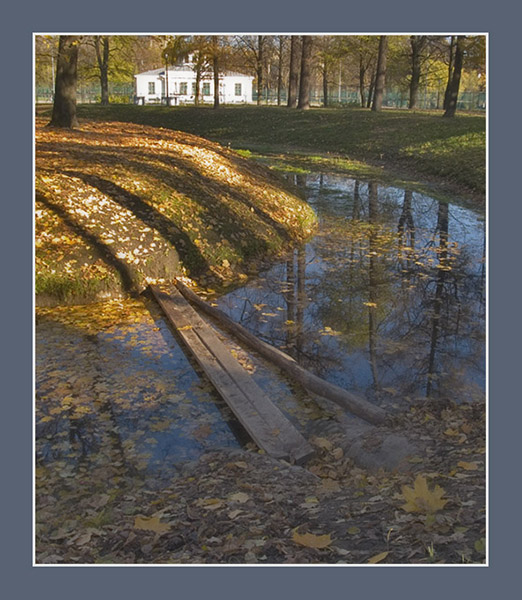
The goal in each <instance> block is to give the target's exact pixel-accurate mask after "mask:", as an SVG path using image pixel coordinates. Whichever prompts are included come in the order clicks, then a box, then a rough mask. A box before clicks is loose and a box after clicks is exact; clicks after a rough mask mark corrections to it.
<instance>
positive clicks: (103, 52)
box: [94, 35, 109, 106]
mask: <svg viewBox="0 0 522 600" xmlns="http://www.w3.org/2000/svg"><path fill="white" fill-rule="evenodd" d="M100 41H101V45H102V48H100ZM94 45H95V48H96V60H97V61H98V68H99V69H100V88H101V103H102V105H103V106H107V105H108V104H109V36H107V35H104V36H100V35H97V36H96V37H95V38H94Z"/></svg>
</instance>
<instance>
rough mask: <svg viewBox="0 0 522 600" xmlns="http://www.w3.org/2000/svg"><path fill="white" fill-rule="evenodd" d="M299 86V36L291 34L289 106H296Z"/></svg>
mask: <svg viewBox="0 0 522 600" xmlns="http://www.w3.org/2000/svg"><path fill="white" fill-rule="evenodd" d="M298 88H299V38H298V37H297V36H295V35H292V36H291V38H290V75H289V81H288V102H287V106H288V107H289V108H295V107H296V106H297V92H298Z"/></svg>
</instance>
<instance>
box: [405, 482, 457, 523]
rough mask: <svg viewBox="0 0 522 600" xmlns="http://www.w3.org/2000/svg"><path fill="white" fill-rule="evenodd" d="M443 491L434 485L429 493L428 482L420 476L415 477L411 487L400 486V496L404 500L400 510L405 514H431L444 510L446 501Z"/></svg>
mask: <svg viewBox="0 0 522 600" xmlns="http://www.w3.org/2000/svg"><path fill="white" fill-rule="evenodd" d="M444 494H445V491H444V490H443V489H442V488H441V487H440V486H439V485H436V486H435V488H434V489H433V490H432V491H430V489H429V488H428V482H427V481H426V478H425V477H423V476H422V475H417V477H416V479H415V482H414V484H413V487H408V486H407V485H404V486H402V496H403V498H404V499H405V500H406V504H403V505H402V506H401V508H402V509H403V510H405V511H406V512H418V513H424V514H431V513H434V512H436V511H437V510H440V509H442V508H444V506H445V505H446V503H447V502H448V501H447V500H445V499H443V496H444Z"/></svg>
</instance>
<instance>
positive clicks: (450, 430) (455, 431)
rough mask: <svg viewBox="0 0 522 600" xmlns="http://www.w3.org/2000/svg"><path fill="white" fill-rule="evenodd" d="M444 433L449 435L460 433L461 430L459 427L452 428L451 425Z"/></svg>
mask: <svg viewBox="0 0 522 600" xmlns="http://www.w3.org/2000/svg"><path fill="white" fill-rule="evenodd" d="M444 435H447V436H453V435H459V430H458V429H451V427H449V428H448V429H446V431H445V432H444Z"/></svg>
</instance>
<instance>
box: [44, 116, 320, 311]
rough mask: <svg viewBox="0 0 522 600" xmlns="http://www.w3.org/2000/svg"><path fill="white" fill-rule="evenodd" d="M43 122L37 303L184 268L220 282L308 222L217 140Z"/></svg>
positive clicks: (285, 195) (290, 199)
mask: <svg viewBox="0 0 522 600" xmlns="http://www.w3.org/2000/svg"><path fill="white" fill-rule="evenodd" d="M45 125H46V121H45V120H43V119H37V121H36V182H35V188H36V207H35V233H36V240H35V254H36V282H35V285H36V294H37V302H40V303H49V302H50V303H56V302H60V303H63V302H68V301H78V300H91V299H94V298H97V297H103V296H104V295H105V296H106V295H110V294H114V293H119V292H121V291H124V292H127V293H132V292H135V291H138V290H139V289H141V288H142V287H143V286H144V285H146V284H147V283H148V282H150V281H157V280H158V279H162V278H167V277H172V276H175V275H183V274H186V275H189V276H190V277H192V278H194V279H197V280H201V279H206V280H208V281H211V282H212V283H213V284H215V285H220V284H225V285H226V284H228V283H232V282H234V281H239V280H241V279H245V278H246V276H247V273H248V272H249V270H251V269H252V268H253V267H255V265H256V264H257V262H258V261H259V260H260V259H262V258H265V257H267V256H273V255H277V254H278V253H279V252H281V251H282V250H283V249H284V248H285V247H286V246H288V245H289V244H290V243H295V242H296V241H300V240H303V239H305V238H306V237H308V236H309V235H310V234H311V232H312V231H313V229H314V227H315V215H314V213H313V211H312V210H311V209H310V207H308V205H307V204H306V203H305V202H304V201H302V200H301V199H299V198H298V197H297V196H296V195H295V194H294V193H293V190H291V189H290V188H286V187H285V184H284V182H283V181H282V180H280V179H279V178H277V177H276V176H274V175H273V174H272V173H271V172H270V171H268V170H267V169H265V168H263V167H262V166H260V165H257V164H253V163H252V161H248V160H247V159H245V158H243V157H241V156H239V155H237V154H236V153H235V152H233V151H231V150H229V149H227V148H223V147H221V146H219V145H218V144H216V143H213V142H209V141H207V140H204V139H202V138H199V137H196V136H194V135H191V134H187V133H181V132H178V131H171V130H166V129H162V128H159V129H158V128H152V127H147V126H141V125H133V124H129V123H125V124H124V123H117V122H111V123H106V122H102V123H100V122H97V123H92V122H82V123H81V124H80V128H79V129H76V130H63V129H54V128H50V127H46V126H45Z"/></svg>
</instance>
